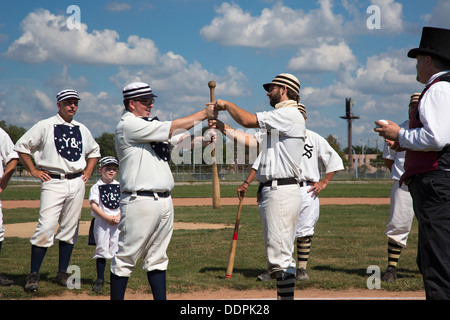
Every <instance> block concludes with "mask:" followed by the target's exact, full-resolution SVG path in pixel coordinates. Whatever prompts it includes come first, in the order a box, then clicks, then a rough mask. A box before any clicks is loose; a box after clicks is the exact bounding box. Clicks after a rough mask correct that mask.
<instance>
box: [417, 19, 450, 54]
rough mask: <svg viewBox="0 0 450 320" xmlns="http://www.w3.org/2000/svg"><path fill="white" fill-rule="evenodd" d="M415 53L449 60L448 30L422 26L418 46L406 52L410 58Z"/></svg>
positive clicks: (449, 37) (449, 39) (449, 33)
mask: <svg viewBox="0 0 450 320" xmlns="http://www.w3.org/2000/svg"><path fill="white" fill-rule="evenodd" d="M417 55H434V56H437V57H440V58H442V59H445V60H449V61H450V30H448V29H442V28H432V27H424V28H423V29H422V38H421V39H420V45H419V48H415V49H411V50H410V51H409V52H408V57H410V58H415V57H416V56H417Z"/></svg>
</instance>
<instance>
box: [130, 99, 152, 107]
mask: <svg viewBox="0 0 450 320" xmlns="http://www.w3.org/2000/svg"><path fill="white" fill-rule="evenodd" d="M134 101H137V102H139V103H141V104H143V105H144V106H151V105H152V104H154V103H155V99H150V100H134Z"/></svg>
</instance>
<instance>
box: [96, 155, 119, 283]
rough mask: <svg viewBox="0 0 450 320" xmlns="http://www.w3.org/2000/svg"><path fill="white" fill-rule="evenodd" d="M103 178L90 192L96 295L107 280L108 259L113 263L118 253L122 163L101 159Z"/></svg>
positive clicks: (105, 158)
mask: <svg viewBox="0 0 450 320" xmlns="http://www.w3.org/2000/svg"><path fill="white" fill-rule="evenodd" d="M99 163H100V167H99V171H100V173H101V175H102V176H101V178H100V179H99V180H98V181H97V183H96V184H94V185H93V186H92V188H91V190H90V192H89V203H90V205H91V209H92V211H91V214H92V216H93V217H94V229H93V230H94V231H93V233H94V239H95V245H96V249H95V253H94V259H95V260H96V267H97V279H96V280H95V281H94V286H93V287H92V290H93V291H100V290H101V289H102V287H103V283H104V280H105V266H106V259H108V260H111V259H112V258H113V257H114V255H115V254H116V252H117V249H118V241H119V229H118V224H119V222H120V208H119V200H120V184H119V182H118V181H116V180H115V179H114V177H115V176H116V174H117V169H118V168H119V162H118V161H117V160H116V159H115V158H114V157H104V158H102V159H100V162H99Z"/></svg>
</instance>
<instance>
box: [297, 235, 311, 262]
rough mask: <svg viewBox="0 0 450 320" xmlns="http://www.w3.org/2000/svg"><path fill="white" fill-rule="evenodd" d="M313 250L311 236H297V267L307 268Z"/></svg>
mask: <svg viewBox="0 0 450 320" xmlns="http://www.w3.org/2000/svg"><path fill="white" fill-rule="evenodd" d="M310 250H311V236H307V237H301V238H297V269H300V268H303V269H306V264H307V263H308V259H309V252H310Z"/></svg>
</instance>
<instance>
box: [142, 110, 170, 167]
mask: <svg viewBox="0 0 450 320" xmlns="http://www.w3.org/2000/svg"><path fill="white" fill-rule="evenodd" d="M142 119H144V120H145V121H159V119H158V117H153V118H151V119H149V118H147V117H142ZM150 146H151V147H152V148H153V150H154V151H155V153H156V154H157V155H158V156H159V157H160V158H161V160H164V161H166V162H169V160H170V150H169V144H168V143H167V142H150Z"/></svg>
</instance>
